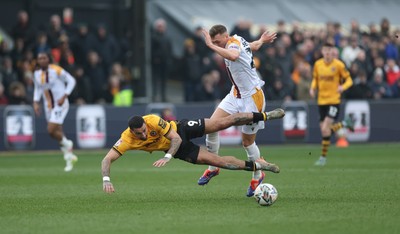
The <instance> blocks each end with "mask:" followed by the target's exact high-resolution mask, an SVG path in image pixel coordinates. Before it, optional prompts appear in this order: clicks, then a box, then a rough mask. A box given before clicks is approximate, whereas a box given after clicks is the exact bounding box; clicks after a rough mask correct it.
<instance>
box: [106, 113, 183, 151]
mask: <svg viewBox="0 0 400 234" xmlns="http://www.w3.org/2000/svg"><path fill="white" fill-rule="evenodd" d="M143 119H144V122H145V124H146V127H147V140H141V139H139V138H138V137H137V136H135V134H133V133H132V132H131V131H130V129H129V127H128V128H127V129H126V130H125V131H124V132H122V134H121V138H120V139H119V140H118V141H117V142H116V143H115V144H114V146H113V148H114V149H115V150H116V151H117V152H118V153H119V154H121V155H122V154H124V153H125V152H126V151H128V150H144V151H147V152H150V153H151V152H153V151H167V150H168V149H169V148H170V144H171V141H170V140H169V139H168V138H166V137H165V136H166V135H168V133H169V132H170V131H171V129H173V130H175V131H176V130H177V126H176V122H174V121H171V122H167V121H165V120H163V119H162V118H160V117H159V116H158V115H153V114H150V115H145V116H143Z"/></svg>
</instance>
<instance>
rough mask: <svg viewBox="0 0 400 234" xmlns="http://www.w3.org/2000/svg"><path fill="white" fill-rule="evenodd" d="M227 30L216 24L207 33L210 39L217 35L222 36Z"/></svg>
mask: <svg viewBox="0 0 400 234" xmlns="http://www.w3.org/2000/svg"><path fill="white" fill-rule="evenodd" d="M227 31H228V30H227V29H226V27H225V26H224V25H222V24H217V25H214V26H212V28H210V30H209V31H208V33H209V34H210V37H215V36H216V35H218V34H223V33H226V32H227Z"/></svg>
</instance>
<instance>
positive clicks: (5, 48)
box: [0, 40, 11, 62]
mask: <svg viewBox="0 0 400 234" xmlns="http://www.w3.org/2000/svg"><path fill="white" fill-rule="evenodd" d="M10 53H11V50H10V48H9V45H8V43H7V41H5V40H0V62H1V60H3V59H4V57H9V56H10Z"/></svg>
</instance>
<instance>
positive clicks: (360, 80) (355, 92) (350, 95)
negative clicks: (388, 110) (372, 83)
mask: <svg viewBox="0 0 400 234" xmlns="http://www.w3.org/2000/svg"><path fill="white" fill-rule="evenodd" d="M354 83H355V85H353V86H352V87H350V89H349V90H348V91H347V92H346V95H345V96H346V98H347V99H362V100H365V99H372V98H373V94H372V90H371V88H370V87H369V85H368V79H367V73H366V72H365V71H364V70H360V71H359V72H358V74H357V75H356V76H355V78H354Z"/></svg>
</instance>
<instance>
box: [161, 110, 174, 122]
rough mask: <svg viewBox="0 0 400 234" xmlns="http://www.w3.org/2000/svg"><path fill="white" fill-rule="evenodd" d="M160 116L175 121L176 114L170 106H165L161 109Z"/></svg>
mask: <svg viewBox="0 0 400 234" xmlns="http://www.w3.org/2000/svg"><path fill="white" fill-rule="evenodd" d="M161 118H162V119H163V120H166V121H175V120H176V116H175V115H174V112H173V111H172V109H171V108H169V107H167V108H164V109H163V110H162V111H161Z"/></svg>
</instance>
